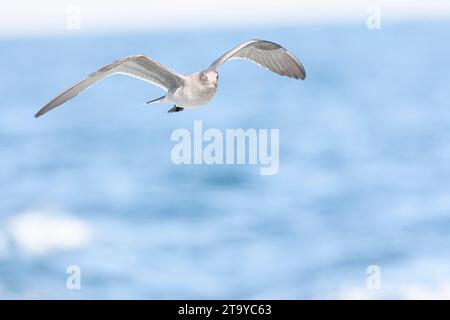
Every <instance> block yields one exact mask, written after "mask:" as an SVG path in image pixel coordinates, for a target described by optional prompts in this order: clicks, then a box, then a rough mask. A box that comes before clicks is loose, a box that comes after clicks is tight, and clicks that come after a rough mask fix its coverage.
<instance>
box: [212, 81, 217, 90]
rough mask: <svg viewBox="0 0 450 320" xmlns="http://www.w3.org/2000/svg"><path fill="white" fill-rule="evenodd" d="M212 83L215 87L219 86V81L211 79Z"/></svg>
mask: <svg viewBox="0 0 450 320" xmlns="http://www.w3.org/2000/svg"><path fill="white" fill-rule="evenodd" d="M211 84H212V85H213V86H214V88H217V81H216V80H213V81H211Z"/></svg>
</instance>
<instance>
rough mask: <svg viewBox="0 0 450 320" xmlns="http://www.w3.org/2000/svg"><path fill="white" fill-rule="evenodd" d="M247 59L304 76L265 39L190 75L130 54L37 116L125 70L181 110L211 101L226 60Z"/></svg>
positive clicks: (290, 57) (300, 68) (284, 73)
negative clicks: (149, 85)
mask: <svg viewBox="0 0 450 320" xmlns="http://www.w3.org/2000/svg"><path fill="white" fill-rule="evenodd" d="M232 59H247V60H250V61H252V62H254V63H256V64H258V65H260V66H262V67H264V68H266V69H269V70H271V71H273V72H275V73H278V74H279V75H282V76H287V77H291V78H295V79H301V80H304V79H305V77H306V73H305V69H304V68H303V65H302V64H301V63H300V61H299V60H298V59H297V58H296V57H295V56H294V55H293V54H292V53H290V52H289V51H287V50H286V49H285V48H283V47H282V46H280V45H278V44H276V43H274V42H270V41H266V40H248V41H246V42H243V43H241V44H240V45H238V46H236V47H235V48H233V49H231V50H230V51H228V52H227V53H225V54H224V55H222V56H221V57H220V58H219V59H217V60H216V61H214V62H213V63H212V64H211V66H210V67H209V68H208V69H206V70H204V71H201V72H195V73H193V74H191V75H187V76H185V75H180V74H176V73H174V72H172V71H170V70H169V69H168V68H166V67H165V66H163V65H162V64H159V63H158V62H156V61H153V60H152V59H150V58H148V57H146V56H144V55H135V56H128V57H125V58H123V59H120V60H117V61H115V62H113V63H111V64H109V65H107V66H105V67H103V68H101V69H99V70H98V71H95V72H94V73H92V74H90V75H89V76H87V77H86V78H85V79H83V80H81V81H80V82H78V83H76V84H75V85H74V86H72V87H71V88H70V89H68V90H66V91H65V92H63V93H62V94H60V95H59V96H57V97H56V98H54V99H53V100H52V101H50V102H49V103H48V104H47V105H45V106H44V107H43V108H42V109H41V110H39V112H38V113H37V114H36V116H35V117H36V118H37V117H40V116H42V115H43V114H45V113H47V112H48V111H50V110H52V109H54V108H56V107H58V106H60V105H61V104H63V103H64V102H66V101H68V100H70V99H72V98H73V97H75V96H76V95H77V94H79V93H80V92H81V91H83V90H85V89H87V88H89V87H90V86H92V85H93V84H95V83H96V82H98V81H100V80H102V79H104V78H106V77H108V76H110V75H113V74H125V75H128V76H132V77H136V78H139V79H141V80H144V81H147V82H150V83H152V84H154V85H157V86H159V87H161V88H162V89H164V90H166V91H167V94H166V95H165V96H163V97H161V98H158V99H154V100H152V101H149V103H156V102H170V103H174V104H175V106H174V107H173V108H172V109H170V110H169V112H179V111H182V110H183V109H184V108H186V107H187V108H193V107H197V106H200V105H203V104H205V103H207V102H209V101H210V100H211V99H212V97H213V96H214V94H215V93H216V89H217V81H218V71H219V68H220V66H221V65H222V64H224V63H225V62H226V61H227V60H232Z"/></svg>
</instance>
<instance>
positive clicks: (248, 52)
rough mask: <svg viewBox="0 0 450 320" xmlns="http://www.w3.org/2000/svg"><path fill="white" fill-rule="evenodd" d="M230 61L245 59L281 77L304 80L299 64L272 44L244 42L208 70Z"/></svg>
mask: <svg viewBox="0 0 450 320" xmlns="http://www.w3.org/2000/svg"><path fill="white" fill-rule="evenodd" d="M231 59H247V60H250V61H252V62H254V63H256V64H258V65H260V66H262V67H264V68H266V69H269V70H271V71H273V72H275V73H278V74H279V75H282V76H286V77H290V78H295V79H302V80H304V79H305V78H306V73H305V68H304V67H303V65H302V64H301V62H300V61H299V60H298V59H297V58H296V57H295V56H294V55H293V54H292V53H290V52H289V51H287V50H286V49H285V48H283V47H282V46H280V45H279V44H276V43H274V42H270V41H265V40H248V41H245V42H243V43H241V44H240V45H238V46H237V47H234V48H233V49H231V50H230V51H228V52H227V53H225V54H224V55H223V56H221V57H220V58H219V59H217V60H216V61H214V62H213V63H212V64H211V66H210V67H209V69H212V70H215V71H217V70H218V69H219V67H220V66H221V65H222V64H223V63H225V62H226V61H227V60H231Z"/></svg>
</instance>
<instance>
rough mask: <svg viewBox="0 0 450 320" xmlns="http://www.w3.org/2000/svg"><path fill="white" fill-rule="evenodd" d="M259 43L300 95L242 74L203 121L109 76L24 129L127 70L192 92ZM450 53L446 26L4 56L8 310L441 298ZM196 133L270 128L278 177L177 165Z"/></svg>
mask: <svg viewBox="0 0 450 320" xmlns="http://www.w3.org/2000/svg"><path fill="white" fill-rule="evenodd" d="M251 38H261V39H267V40H271V41H275V42H277V43H280V44H282V45H284V46H285V47H287V48H288V49H289V50H290V51H292V52H293V53H294V54H295V55H296V56H297V57H298V58H299V59H300V60H301V61H302V63H303V64H304V66H305V69H306V73H307V79H306V80H305V81H296V80H293V79H288V78H284V77H279V76H277V75H275V74H273V73H271V72H268V71H267V70H264V69H262V68H259V67H258V66H256V65H254V64H251V63H249V62H248V61H238V60H236V61H231V62H228V63H227V64H225V65H224V66H223V67H222V69H221V73H220V80H219V89H218V92H217V94H216V96H215V98H214V99H213V101H212V102H211V103H209V104H208V105H207V106H205V107H202V108H198V109H195V110H186V111H183V112H179V113H172V114H168V113H167V110H168V109H169V108H171V105H144V104H143V103H144V102H145V101H148V100H151V99H154V98H157V97H159V96H161V95H162V94H163V92H162V90H161V89H159V88H157V87H154V86H151V85H149V84H148V83H145V82H142V81H139V80H137V79H134V78H128V77H125V76H120V75H118V76H114V77H110V78H108V79H106V80H104V81H102V82H100V83H98V84H97V85H96V86H94V87H92V88H90V89H89V90H87V91H85V92H83V93H82V94H80V95H79V96H77V97H76V98H74V99H73V100H71V101H69V102H68V103H66V104H65V105H64V106H62V107H60V108H58V109H55V110H53V111H52V112H50V113H48V114H46V115H45V116H44V117H42V118H39V119H34V118H33V116H34V114H35V113H36V112H37V111H38V110H39V109H40V108H41V107H42V106H43V105H45V104H46V103H47V102H48V101H49V100H50V99H52V98H53V97H54V96H56V95H57V94H59V93H60V92H61V91H63V90H65V89H66V88H68V87H69V86H71V85H72V84H73V83H75V82H77V81H78V80H80V79H82V78H83V77H84V76H86V75H87V74H89V73H91V72H93V71H95V70H97V69H98V68H100V67H102V66H104V65H106V64H109V63H110V62H112V61H113V60H117V59H119V58H121V57H124V56H127V55H130V54H139V53H143V54H146V55H148V56H150V57H152V58H153V59H155V60H157V61H159V62H161V63H162V64H164V65H166V66H168V67H169V68H170V69H172V70H175V71H178V72H180V73H185V74H189V73H191V72H194V71H198V70H201V69H204V68H206V67H208V66H209V64H210V63H211V62H212V61H213V60H215V59H216V58H217V57H218V56H220V55H221V54H222V53H223V52H225V51H226V50H228V49H230V48H232V47H233V46H235V45H236V44H238V43H239V42H241V41H244V40H247V39H251ZM449 39H450V23H449V22H444V21H443V22H416V23H407V22H405V23H396V24H390V23H384V24H383V25H382V28H381V29H380V30H368V29H367V28H366V25H365V23H361V24H360V25H359V24H352V25H322V26H319V25H317V26H296V27H291V28H288V27H286V28H279V29H269V28H268V29H246V28H243V29H242V30H238V29H233V30H228V31H227V30H222V31H216V32H204V31H196V32H194V31H192V32H183V33H177V32H147V33H145V32H142V33H132V34H129V33H123V34H116V35H112V34H105V35H100V34H97V35H88V34H84V33H83V32H81V31H80V32H74V33H68V34H67V35H61V36H54V37H35V38H17V39H15V38H9V39H0V48H1V49H0V70H1V72H0V195H1V196H0V200H1V201H0V298H3V299H33V298H38V299H51V298H57V299H95V298H97V299H119V298H124V299H184V298H189V299H206V298H208V299H221V298H223V299H227V298H233V299H316V298H332V299H334V298H336V299H349V298H364V299H366V298H367V299H372V298H373V299H382V298H385V299H391V298H400V299H409V298H450V254H449V252H450V42H449V41H448V40H449ZM195 120H201V121H203V126H204V127H205V128H218V129H220V130H225V129H226V128H243V129H248V128H255V129H272V128H275V129H279V132H280V168H279V173H278V174H277V175H272V176H261V175H260V174H259V167H258V166H255V165H178V166H177V165H174V164H173V162H172V161H171V158H170V152H171V149H172V147H173V146H174V142H173V141H171V139H170V137H171V133H172V132H173V130H175V129H177V128H186V129H188V130H190V131H192V130H193V124H194V121H195ZM72 265H75V266H78V267H79V270H80V271H81V274H80V281H81V287H80V289H79V290H77V289H73V288H69V287H68V286H67V279H68V277H70V274H68V273H67V268H68V266H72ZM370 266H376V268H377V270H378V271H379V274H378V276H379V281H380V283H379V284H380V285H379V286H378V287H377V288H372V287H370V286H368V285H367V282H368V280H369V278H370V276H371V275H370V274H369V273H368V272H367V271H368V268H369V267H370ZM369 269H370V268H369Z"/></svg>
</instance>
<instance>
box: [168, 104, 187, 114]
mask: <svg viewBox="0 0 450 320" xmlns="http://www.w3.org/2000/svg"><path fill="white" fill-rule="evenodd" d="M183 110H184V108H182V107H178V106H177V105H174V106H173V108H172V109H170V110H169V111H167V113H172V112H180V111H183Z"/></svg>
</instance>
